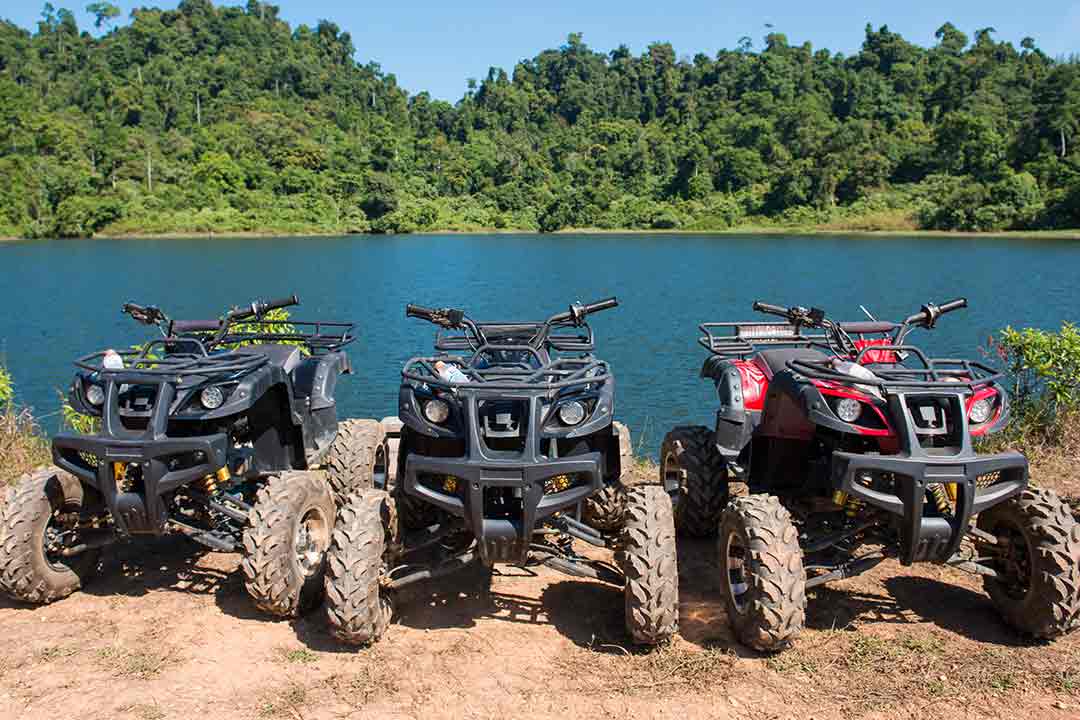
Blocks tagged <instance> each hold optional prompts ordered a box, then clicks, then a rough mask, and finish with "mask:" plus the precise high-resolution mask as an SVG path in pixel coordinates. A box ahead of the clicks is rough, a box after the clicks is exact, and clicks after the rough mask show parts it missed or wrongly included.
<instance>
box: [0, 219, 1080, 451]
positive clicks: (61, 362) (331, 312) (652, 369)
mask: <svg viewBox="0 0 1080 720" xmlns="http://www.w3.org/2000/svg"><path fill="white" fill-rule="evenodd" d="M294 292H295V293H297V294H298V295H299V296H300V299H301V301H302V305H301V306H300V307H298V308H294V309H293V317H294V318H296V319H299V320H308V319H347V320H352V321H355V322H356V323H357V325H358V328H359V340H358V342H357V343H355V344H354V345H352V346H351V351H350V352H351V356H352V360H353V365H354V368H355V370H356V372H355V374H354V375H353V376H351V377H349V378H346V379H345V380H344V381H343V382H342V383H341V384H339V386H338V388H339V393H338V398H339V403H340V409H341V411H342V413H341V414H342V416H361V417H382V416H385V415H388V414H391V413H392V412H393V411H394V408H395V401H396V397H397V384H398V378H399V375H398V373H399V371H400V369H401V365H402V363H403V362H404V361H405V360H406V359H408V358H409V357H410V356H412V355H415V354H419V353H422V352H425V351H426V350H428V349H429V348H430V345H431V340H432V338H433V331H434V327H433V326H431V325H428V324H427V323H424V322H421V321H419V320H410V319H406V318H405V316H404V306H405V303H407V302H415V303H419V304H423V305H427V306H431V307H440V306H459V307H462V308H464V309H466V311H467V312H469V314H470V315H472V316H473V317H474V318H478V319H492V320H511V319H543V318H545V317H547V316H548V315H550V314H553V313H555V312H559V311H561V310H564V309H565V308H566V306H567V305H568V304H569V303H570V302H571V301H574V300H582V301H586V302H588V301H591V300H595V299H599V298H602V297H607V296H609V295H617V296H618V297H619V300H620V302H621V303H622V305H621V307H619V308H617V309H615V310H612V311H609V312H605V313H602V314H600V315H597V316H594V319H593V322H592V325H593V328H594V330H595V332H596V336H597V343H598V348H597V350H598V354H599V355H600V356H601V357H603V358H604V359H606V360H608V361H609V362H610V363H611V365H612V367H613V369H614V371H615V375H616V378H617V381H618V390H617V403H616V414H617V416H618V417H620V418H621V419H623V420H624V421H626V422H627V423H628V424H629V426H630V427H631V430H632V431H633V433H634V437H635V443H639V442H640V447H641V449H642V450H643V451H645V452H647V453H650V454H653V453H655V451H656V446H657V444H658V443H659V441H660V439H661V437H662V435H663V433H664V432H665V430H666V429H667V428H669V427H670V426H672V425H675V424H679V423H687V422H692V423H703V424H710V423H711V421H712V413H713V411H714V409H715V402H714V398H715V395H714V392H713V390H712V387H711V385H709V384H707V383H705V382H703V381H702V380H700V379H699V378H698V376H697V373H698V370H699V369H700V367H701V361H702V359H703V358H704V350H702V349H701V348H700V347H699V346H698V345H697V344H696V342H695V339H696V337H697V335H698V333H697V330H696V326H697V324H698V323H699V322H703V321H719V320H740V319H744V320H751V319H764V316H759V317H758V318H755V317H754V316H755V313H753V312H752V311H751V310H750V304H751V303H752V302H753V301H754V300H756V299H760V300H765V301H768V302H773V303H776V304H781V305H792V304H801V305H806V306H811V305H814V306H818V307H822V308H824V309H826V310H827V311H828V312H829V313H830V315H831V316H833V317H838V318H840V319H849V320H856V319H862V318H863V315H862V313H861V312H860V310H859V305H860V304H864V305H866V306H867V307H868V308H869V309H871V310H872V311H873V312H874V314H875V315H877V316H878V317H880V318H888V319H899V318H902V317H905V316H906V315H908V314H910V313H912V312H915V311H916V310H918V308H919V306H920V305H921V304H922V303H923V302H926V301H929V300H933V301H938V302H941V301H944V300H947V299H951V298H953V297H956V296H960V295H963V296H966V297H967V298H968V299H969V301H970V305H971V307H970V308H969V309H968V310H966V311H961V312H957V313H955V314H953V315H949V316H947V317H945V318H943V319H942V321H941V323H940V324H939V326H938V329H936V330H935V331H933V332H931V333H916V336H913V337H912V339H913V340H922V339H925V345H926V346H927V347H928V348H929V349H931V350H933V351H935V352H938V353H941V354H949V355H954V356H955V355H956V354H961V353H962V354H966V355H969V356H970V355H976V354H977V353H978V347H979V346H983V345H985V342H986V339H987V338H988V337H989V336H991V335H992V334H994V333H995V332H996V331H997V330H998V329H1000V328H1002V327H1004V326H1005V325H1009V324H1011V325H1013V326H1035V327H1041V328H1057V327H1059V326H1060V325H1061V323H1062V321H1065V320H1070V321H1074V322H1075V321H1078V320H1080V242H1069V241H1059V240H1053V241H1050V240H1047V241H1042V240H1022V239H1008V240H1005V239H990V238H948V239H942V238H912V239H904V238H895V237H889V238H881V239H867V238H846V237H798V236H784V237H765V236H747V237H740V236H712V237H710V236H688V235H599V236H597V235H585V236H578V235H556V236H550V235H543V236H541V235H486V236H485V235H482V236H470V235H447V236H437V235H424V236H374V237H364V236H357V237H340V238H328V237H316V238H295V237H294V238H271V239H257V240H253V239H227V238H214V239H195V240H85V241H80V240H46V241H27V242H12V243H3V244H0V297H3V298H5V301H6V303H5V304H6V307H5V308H4V311H3V313H2V314H0V361H3V362H5V363H6V365H7V367H8V368H9V370H10V371H11V373H12V375H13V376H14V379H15V382H16V391H17V397H18V400H19V401H20V402H21V403H23V404H26V405H30V406H32V407H33V408H34V409H35V411H36V412H37V413H38V414H39V415H41V416H47V417H46V419H45V421H44V424H45V426H46V427H47V428H49V429H53V428H55V423H56V416H55V415H50V413H55V412H56V411H57V409H58V408H59V404H60V396H59V393H60V392H61V390H62V389H63V388H65V387H66V385H67V383H68V382H69V380H70V377H71V373H72V368H71V361H72V360H73V359H75V358H76V357H77V356H79V355H81V354H86V353H88V352H91V351H94V350H99V349H102V348H105V347H122V346H126V345H128V344H131V343H135V342H141V341H144V340H146V339H148V338H149V337H151V336H150V335H149V334H148V332H147V330H148V329H147V328H144V327H143V326H140V325H137V324H135V323H134V322H133V321H132V320H131V319H130V318H128V317H127V316H124V315H121V314H120V305H121V303H123V302H125V301H129V300H130V301H134V302H138V303H141V304H156V305H158V306H160V307H162V308H163V309H164V310H165V311H166V312H167V313H168V314H169V315H170V316H172V317H179V318H204V317H216V316H218V315H219V314H220V313H221V312H222V311H224V310H225V309H226V308H228V307H229V306H232V305H236V304H244V303H247V302H250V301H251V300H253V299H255V298H264V299H268V298H275V297H280V296H283V295H287V294H289V293H294ZM639 438H640V441H639Z"/></svg>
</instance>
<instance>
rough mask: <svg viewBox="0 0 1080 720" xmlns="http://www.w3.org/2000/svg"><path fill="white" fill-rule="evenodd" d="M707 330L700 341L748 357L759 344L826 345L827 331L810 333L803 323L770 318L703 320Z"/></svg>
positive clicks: (729, 354) (718, 351)
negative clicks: (744, 320)
mask: <svg viewBox="0 0 1080 720" xmlns="http://www.w3.org/2000/svg"><path fill="white" fill-rule="evenodd" d="M698 328H699V329H700V330H701V332H702V333H704V334H703V335H702V336H701V337H699V338H698V343H699V344H700V345H701V346H702V347H704V348H705V349H706V350H708V351H709V352H711V353H712V354H714V355H719V356H721V357H739V358H741V357H745V356H747V355H750V354H752V353H754V352H756V350H757V347H758V346H759V345H768V346H776V345H800V346H805V347H810V346H811V345H821V346H823V347H827V343H826V341H827V338H826V337H825V333H820V332H819V333H808V332H805V331H804V329H803V326H801V325H792V324H791V323H771V322H714V323H702V324H700V325H698Z"/></svg>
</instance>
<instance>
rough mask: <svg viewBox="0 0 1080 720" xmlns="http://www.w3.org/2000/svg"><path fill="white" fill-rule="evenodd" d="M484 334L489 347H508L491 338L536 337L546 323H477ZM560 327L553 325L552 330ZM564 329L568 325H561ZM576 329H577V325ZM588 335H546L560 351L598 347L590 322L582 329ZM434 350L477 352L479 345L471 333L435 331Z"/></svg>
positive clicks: (552, 345) (589, 349) (578, 350)
mask: <svg viewBox="0 0 1080 720" xmlns="http://www.w3.org/2000/svg"><path fill="white" fill-rule="evenodd" d="M476 326H477V327H479V328H480V329H481V330H482V331H483V333H484V335H486V336H487V337H488V339H489V342H488V346H485V347H490V348H492V349H508V347H509V346H507V345H502V344H499V343H491V342H490V340H491V338H497V337H499V336H500V335H501V336H503V337H524V336H526V335H528V336H535V335H536V333H538V332H539V331H540V330H541V328H543V326H544V323H542V322H483V323H476ZM557 329H560V328H559V327H558V326H555V327H552V330H553V331H554V330H557ZM562 329H563V330H565V329H567V328H565V327H564V328H562ZM574 329H577V328H574ZM582 329H584V330H585V334H578V333H575V334H569V333H565V334H562V335H560V334H557V333H555V332H552V333H551V334H549V335H548V336H547V339H546V341H545V344H546V345H547V346H548V347H550V348H551V349H553V350H558V351H559V352H583V353H584V352H592V351H593V350H595V349H596V343H595V338H594V336H593V331H592V328H591V327H589V326H588V325H584V326H583V328H582ZM435 349H436V350H439V351H440V352H460V351H466V352H476V351H478V350H479V348H478V347H477V345H476V341H475V340H474V339H473V338H471V337H469V336H468V335H466V334H464V333H462V334H453V335H451V334H448V333H446V332H445V331H443V330H440V331H439V332H438V333H436V334H435Z"/></svg>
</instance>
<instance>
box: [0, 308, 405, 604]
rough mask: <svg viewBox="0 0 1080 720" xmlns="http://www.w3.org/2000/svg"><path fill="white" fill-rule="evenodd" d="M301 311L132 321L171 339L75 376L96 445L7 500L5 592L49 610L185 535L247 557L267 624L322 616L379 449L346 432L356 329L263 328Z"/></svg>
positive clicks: (378, 436)
mask: <svg viewBox="0 0 1080 720" xmlns="http://www.w3.org/2000/svg"><path fill="white" fill-rule="evenodd" d="M298 302H299V301H298V300H297V298H296V296H292V297H289V298H285V299H283V300H279V301H274V302H267V303H262V302H255V303H252V304H251V305H249V306H247V307H244V308H238V309H233V310H231V311H229V312H228V313H226V314H225V315H224V317H222V318H221V319H220V320H171V319H169V318H168V317H167V316H166V315H165V314H164V313H163V312H162V311H161V310H159V309H158V308H155V307H142V306H139V305H135V304H130V303H129V304H126V305H124V306H123V308H122V310H123V312H124V313H126V314H128V315H131V317H132V318H134V319H135V320H137V321H139V322H141V323H144V324H146V325H153V326H156V327H157V328H158V329H159V330H160V332H161V337H160V338H157V339H154V340H152V341H150V342H148V343H146V344H145V345H142V346H140V347H139V348H138V349H135V350H127V351H121V352H116V351H114V350H106V351H103V352H98V353H93V354H91V355H87V356H85V357H82V358H80V359H79V360H78V361H77V362H76V363H75V365H76V368H77V372H76V375H75V379H74V381H73V383H72V386H71V391H70V403H71V405H72V407H73V408H74V409H75V410H77V411H78V412H80V413H82V414H84V415H88V416H90V417H92V418H93V419H94V425H95V431H94V432H92V433H91V434H77V433H63V434H59V435H57V436H55V437H54V438H53V440H52V455H53V462H54V465H53V466H51V467H48V468H43V469H41V470H39V471H37V472H34V473H32V474H30V475H28V476H25V477H23V478H22V479H21V480H20V481H19V482H18V483H17V484H16V485H15V486H14V487H13V488H11V489H10V490H9V491H8V496H7V502H6V503H5V504H4V506H3V508H2V509H0V590H2V591H3V592H4V593H5V594H7V595H9V596H10V597H12V598H14V599H16V600H20V601H24V602H27V603H33V604H44V603H49V602H52V601H54V600H58V599H60V598H63V597H66V596H68V595H70V594H71V593H72V592H74V591H76V590H78V589H80V588H81V587H82V586H83V585H84V583H86V582H87V581H89V580H90V579H91V577H92V576H93V575H94V574H95V573H96V572H97V570H98V566H99V557H100V553H101V550H102V549H103V548H104V547H106V546H108V545H110V544H113V543H115V542H117V541H142V540H146V539H151V538H156V537H160V536H163V535H166V534H174V533H179V534H182V535H185V536H187V537H188V538H190V539H191V540H193V541H195V542H196V543H199V544H201V545H203V546H205V547H207V548H210V549H212V550H217V551H222V552H234V551H236V552H241V553H243V555H244V559H243V573H244V582H245V587H246V588H247V591H248V592H249V593H250V594H251V596H252V597H253V598H254V599H255V602H256V604H257V605H258V606H259V607H260V608H262V609H263V610H265V611H267V612H269V613H271V614H273V615H277V616H282V617H290V616H295V615H297V614H299V613H300V612H302V611H303V610H304V609H307V608H310V607H311V606H313V605H315V604H317V603H318V602H319V601H320V600H321V597H322V587H323V581H322V576H323V568H324V558H325V553H326V550H327V548H328V547H329V544H330V537H331V533H332V531H333V527H334V521H335V517H336V513H337V500H338V499H339V498H342V497H345V496H346V495H348V494H349V493H350V492H352V491H353V490H355V489H357V488H362V487H370V486H371V485H372V483H373V482H374V474H375V471H376V470H377V469H378V468H381V467H382V466H383V465H384V464H385V463H380V454H381V452H382V448H383V445H384V443H383V433H382V430H381V425H380V423H378V422H376V421H374V420H347V421H344V422H341V423H339V422H338V418H337V404H336V402H335V399H334V392H335V389H336V386H337V381H338V378H339V376H341V375H342V374H348V373H349V372H350V366H349V359H348V356H347V355H346V354H345V351H344V348H345V346H346V345H348V344H349V343H350V342H352V341H353V334H352V332H353V326H352V325H351V324H349V323H337V322H299V321H295V320H272V319H269V318H268V317H267V314H268V313H269V312H270V311H271V310H274V309H279V308H285V307H289V306H291V305H296V304H297V303H298Z"/></svg>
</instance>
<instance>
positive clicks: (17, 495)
mask: <svg viewBox="0 0 1080 720" xmlns="http://www.w3.org/2000/svg"><path fill="white" fill-rule="evenodd" d="M85 503H86V489H85V488H84V487H83V486H82V484H81V483H80V482H79V480H78V478H76V477H75V476H74V475H71V474H70V473H66V472H64V471H63V470H60V469H59V468H56V467H45V468H40V469H38V470H35V471H34V472H32V473H30V474H28V475H23V476H22V477H21V478H20V479H19V481H18V482H17V483H16V484H15V485H14V486H13V487H11V488H9V489H8V492H7V497H6V500H5V503H4V506H3V508H0V590H2V591H3V592H4V593H5V594H6V595H8V596H10V597H11V598H13V599H15V600H20V601H22V602H26V603H32V604H35V605H44V604H46V603H50V602H53V601H55V600H60V599H61V598H65V597H67V596H68V595H70V594H72V593H73V592H75V591H76V590H79V589H80V588H82V587H83V586H84V585H85V584H86V583H87V582H89V581H90V579H91V578H92V577H93V576H94V575H96V574H97V571H98V560H99V558H100V555H101V551H100V550H98V549H92V550H88V551H86V552H84V553H81V554H79V555H75V556H73V557H70V558H53V559H50V558H49V557H48V556H47V554H46V547H45V534H46V531H47V529H48V527H49V524H50V521H51V520H53V517H54V514H55V513H57V512H58V511H59V512H64V513H79V512H82V511H83V510H84V509H85V508H84V505H85Z"/></svg>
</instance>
